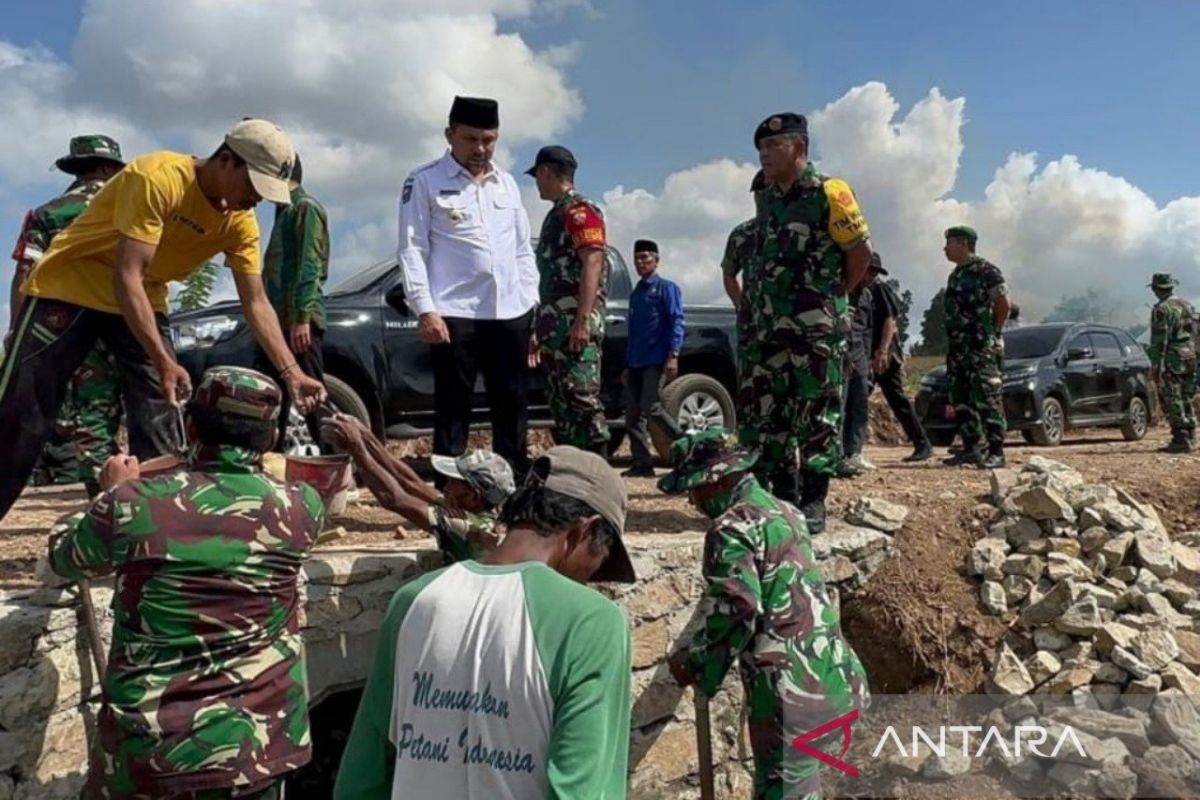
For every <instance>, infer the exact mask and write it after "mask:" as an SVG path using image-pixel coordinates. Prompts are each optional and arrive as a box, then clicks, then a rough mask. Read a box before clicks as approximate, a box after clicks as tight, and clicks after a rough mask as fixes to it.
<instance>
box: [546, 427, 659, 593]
mask: <svg viewBox="0 0 1200 800" xmlns="http://www.w3.org/2000/svg"><path fill="white" fill-rule="evenodd" d="M528 480H529V481H540V482H541V484H542V485H543V486H544V487H545V488H547V489H549V490H550V491H552V492H558V493H559V494H563V495H566V496H567V497H572V498H574V499H576V500H578V501H580V502H581V503H583V504H585V505H586V506H587V507H588V508H590V509H592V510H593V511H595V512H596V513H597V514H599V515H600V516H601V517H603V518H604V519H605V520H607V521H608V522H609V523H610V524H611V525H612V526H613V528H614V529H616V531H617V538H616V539H614V540H613V543H612V545H611V546H610V547H609V550H608V558H606V559H605V560H604V563H603V564H601V565H600V568H599V569H598V570H596V572H595V574H593V575H592V580H593V581H612V582H617V583H633V582H634V581H635V580H637V576H636V574H635V573H634V570H633V562H632V561H631V560H630V558H629V551H628V550H626V549H625V542H624V541H622V536H623V535H624V533H625V511H626V508H627V506H628V504H629V493H628V491H626V489H625V482H624V481H622V480H621V478H620V476H618V475H617V473H616V471H615V470H614V469H613V468H612V467H610V466H609V465H608V462H607V461H605V460H604V459H603V458H601V457H600V456H598V455H596V454H595V453H589V452H586V451H584V450H580V449H579V448H577V447H571V446H570V445H558V446H557V447H551V448H550V449H549V450H547V451H546V453H545V455H543V456H542V457H540V458H539V459H537V460H536V461H534V462H533V465H532V466H531V468H530V472H529V478H528Z"/></svg>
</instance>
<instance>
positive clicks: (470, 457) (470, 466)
mask: <svg viewBox="0 0 1200 800" xmlns="http://www.w3.org/2000/svg"><path fill="white" fill-rule="evenodd" d="M429 461H430V463H431V464H432V466H433V468H434V469H435V470H437V471H438V472H440V473H441V474H442V475H445V476H446V477H447V478H458V479H459V480H460V481H464V482H465V483H466V484H467V485H468V486H470V487H471V488H472V489H474V490H475V491H477V492H479V494H481V495H483V499H484V500H487V501H488V503H490V504H491V505H493V506H498V505H500V504H501V503H503V502H504V501H505V500H507V499H508V497H509V495H511V494H512V493H513V492H515V491H516V489H517V484H516V481H515V480H514V478H513V472H512V467H510V466H509V465H508V462H507V461H505V460H504V458H503V457H502V456H499V455H497V454H495V453H493V452H492V451H491V450H475V451H472V452H470V453H468V454H467V455H465V456H459V457H458V458H453V457H451V456H432V457H431V458H430V459H429Z"/></svg>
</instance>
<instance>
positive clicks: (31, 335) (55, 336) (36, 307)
mask: <svg viewBox="0 0 1200 800" xmlns="http://www.w3.org/2000/svg"><path fill="white" fill-rule="evenodd" d="M154 318H155V322H156V323H157V325H158V332H159V335H160V336H161V337H162V340H163V344H164V345H165V346H166V348H167V349H168V350H169V351H170V350H172V347H171V336H170V330H169V328H168V326H167V318H166V316H165V315H163V314H155V315H154ZM97 340H102V341H103V342H104V343H105V344H106V345H108V349H109V351H110V352H111V353H112V354H113V358H114V360H115V361H116V364H117V377H118V380H119V382H120V386H121V395H122V399H123V400H124V402H125V416H126V419H127V420H128V425H129V450H130V452H132V453H133V455H135V456H137V457H138V458H140V459H146V458H153V457H154V456H157V455H162V454H163V453H169V452H174V451H175V450H176V449H178V448H179V447H181V446H182V442H178V441H177V440H178V433H177V432H176V425H175V422H174V420H175V411H174V410H173V409H172V408H171V406H169V405H168V404H167V401H166V400H164V399H163V396H162V384H161V383H160V382H159V378H158V370H156V369H155V368H154V365H153V364H152V363H151V362H150V357H149V356H148V355H147V354H146V351H145V350H144V349H143V348H142V345H141V342H139V341H138V340H137V338H136V337H134V335H133V331H131V330H130V329H129V326H128V325H127V324H126V323H125V318H124V317H122V316H121V315H120V314H108V313H105V312H103V311H95V310H93V309H90V308H83V307H82V306H77V305H75V304H73V303H64V302H63V301H61V300H44V299H42V298H40V297H30V298H28V299H27V300H26V302H25V305H24V307H23V308H22V309H21V313H20V316H19V318H18V319H17V325H16V333H15V334H14V336H13V341H12V349H11V350H9V352H7V353H5V354H4V361H3V362H2V363H0V452H3V453H4V460H5V465H4V468H3V469H0V519H2V518H3V517H4V516H5V515H6V514H7V513H8V510H9V509H10V508H12V505H13V503H15V502H16V501H17V498H18V497H19V496H20V495H21V490H22V489H24V488H25V482H26V481H27V480H29V476H30V474H31V473H32V472H33V466H34V464H35V463H36V462H37V458H38V455H39V454H40V453H41V452H42V446H43V445H44V444H45V443H46V441H47V440H48V439H49V438H50V434H51V432H52V431H53V430H54V420H55V418H56V417H57V416H58V409H59V406H61V405H62V402H63V400H64V399H65V398H66V395H67V386H68V384H69V382H70V380H71V376H72V375H74V374H75V370H76V369H78V368H79V365H80V364H82V363H83V360H84V359H85V358H86V357H87V355H88V353H90V352H91V350H92V348H93V347H94V346H95V344H96V341H97Z"/></svg>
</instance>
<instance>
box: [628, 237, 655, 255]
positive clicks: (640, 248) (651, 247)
mask: <svg viewBox="0 0 1200 800" xmlns="http://www.w3.org/2000/svg"><path fill="white" fill-rule="evenodd" d="M633 252H635V253H654V255H658V242H656V241H654V240H652V239H638V240H637V241H636V242H634V243H633Z"/></svg>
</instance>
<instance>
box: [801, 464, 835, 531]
mask: <svg viewBox="0 0 1200 800" xmlns="http://www.w3.org/2000/svg"><path fill="white" fill-rule="evenodd" d="M828 495H829V476H828V475H825V474H823V473H820V472H811V471H809V470H804V471H803V472H802V473H801V475H800V513H801V514H803V515H804V519H805V520H806V521H807V522H808V532H809V533H811V534H818V533H822V532H823V531H824V530H825V498H826V497H827V496H828Z"/></svg>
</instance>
